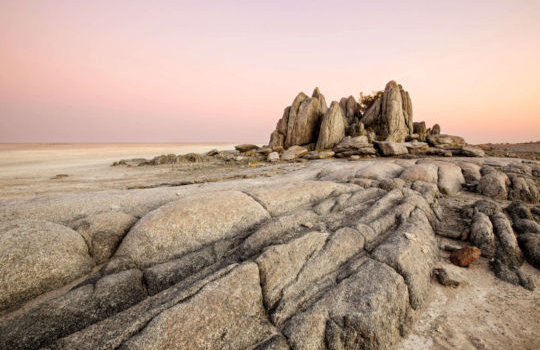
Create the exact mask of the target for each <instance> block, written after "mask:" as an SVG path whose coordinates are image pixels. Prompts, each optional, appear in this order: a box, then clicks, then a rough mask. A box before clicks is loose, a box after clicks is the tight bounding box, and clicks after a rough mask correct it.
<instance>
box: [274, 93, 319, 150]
mask: <svg viewBox="0 0 540 350" xmlns="http://www.w3.org/2000/svg"><path fill="white" fill-rule="evenodd" d="M327 109H328V107H327V106H326V100H325V98H324V96H323V95H322V94H321V93H320V91H319V88H315V90H314V91H313V94H312V96H311V97H307V96H306V95H305V94H304V93H299V94H298V96H296V98H295V99H294V101H293V103H292V105H291V106H289V107H287V108H285V111H284V112H283V117H282V118H281V119H280V120H279V121H278V123H277V126H276V130H274V132H273V133H272V135H271V137H270V143H269V145H270V146H271V147H273V148H274V147H278V146H282V147H286V148H289V147H291V146H295V145H306V144H309V143H313V142H316V141H317V137H318V136H319V127H320V123H321V118H322V116H323V115H324V114H325V113H326V111H327Z"/></svg>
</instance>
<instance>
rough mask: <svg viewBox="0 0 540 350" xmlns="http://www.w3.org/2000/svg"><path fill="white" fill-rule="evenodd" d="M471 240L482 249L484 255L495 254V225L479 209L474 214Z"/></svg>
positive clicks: (490, 256)
mask: <svg viewBox="0 0 540 350" xmlns="http://www.w3.org/2000/svg"><path fill="white" fill-rule="evenodd" d="M469 240H470V241H471V243H472V244H474V245H475V246H476V247H478V248H479V249H480V250H481V251H482V255H483V256H485V257H487V258H492V257H494V256H495V235H494V234H493V225H492V224H491V221H490V220H489V217H488V216H487V215H486V214H484V213H482V212H479V211H477V212H476V213H475V214H474V217H473V220H472V225H471V232H470V236H469Z"/></svg>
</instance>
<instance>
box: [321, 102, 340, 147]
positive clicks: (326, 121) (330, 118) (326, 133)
mask: <svg viewBox="0 0 540 350" xmlns="http://www.w3.org/2000/svg"><path fill="white" fill-rule="evenodd" d="M344 137H345V119H344V117H343V114H342V111H341V107H340V106H339V104H338V103H337V102H336V101H334V102H332V104H331V105H330V108H329V109H328V111H327V112H326V114H325V115H324V116H323V117H322V122H321V128H320V131H319V139H318V140H317V145H316V148H317V149H328V148H332V147H334V146H335V145H337V144H338V143H339V142H340V141H341V140H342V139H343V138H344Z"/></svg>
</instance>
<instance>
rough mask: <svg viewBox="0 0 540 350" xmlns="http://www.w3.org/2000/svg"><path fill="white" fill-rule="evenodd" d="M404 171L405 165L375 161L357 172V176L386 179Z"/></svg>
mask: <svg viewBox="0 0 540 350" xmlns="http://www.w3.org/2000/svg"><path fill="white" fill-rule="evenodd" d="M402 171H403V167H401V166H399V165H397V164H394V163H389V162H384V163H379V162H376V163H373V164H371V165H368V166H367V167H365V168H363V169H360V170H358V171H357V172H356V175H355V176H356V177H363V178H367V179H372V180H379V181H380V180H385V179H393V178H395V177H398V176H399V175H400V174H401V172H402Z"/></svg>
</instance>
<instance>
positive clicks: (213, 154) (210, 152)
mask: <svg viewBox="0 0 540 350" xmlns="http://www.w3.org/2000/svg"><path fill="white" fill-rule="evenodd" d="M218 153H219V151H218V150H217V149H216V148H214V149H213V150H210V151H208V152H206V155H207V156H209V157H213V156H215V155H216V154H218Z"/></svg>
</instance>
